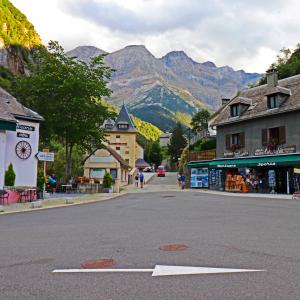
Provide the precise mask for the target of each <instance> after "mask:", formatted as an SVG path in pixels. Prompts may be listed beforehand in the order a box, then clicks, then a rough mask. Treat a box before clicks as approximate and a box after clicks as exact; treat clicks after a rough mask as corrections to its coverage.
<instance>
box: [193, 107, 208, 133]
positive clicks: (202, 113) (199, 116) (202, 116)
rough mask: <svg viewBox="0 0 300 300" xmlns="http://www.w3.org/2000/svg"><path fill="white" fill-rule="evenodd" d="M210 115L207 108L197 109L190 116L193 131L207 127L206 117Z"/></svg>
mask: <svg viewBox="0 0 300 300" xmlns="http://www.w3.org/2000/svg"><path fill="white" fill-rule="evenodd" d="M209 117H210V112H209V111H208V110H207V109H201V110H199V111H198V112H197V113H196V114H195V115H194V116H193V118H192V122H191V125H192V129H193V131H194V132H200V131H202V130H205V129H208V119H209Z"/></svg>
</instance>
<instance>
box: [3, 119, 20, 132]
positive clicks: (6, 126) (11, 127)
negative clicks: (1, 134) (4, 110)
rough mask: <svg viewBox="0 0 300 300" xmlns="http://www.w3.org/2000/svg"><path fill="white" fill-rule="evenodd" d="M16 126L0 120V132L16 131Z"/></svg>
mask: <svg viewBox="0 0 300 300" xmlns="http://www.w3.org/2000/svg"><path fill="white" fill-rule="evenodd" d="M16 129H17V124H16V123H13V122H6V121H1V120H0V130H9V131H16Z"/></svg>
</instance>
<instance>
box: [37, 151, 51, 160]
mask: <svg viewBox="0 0 300 300" xmlns="http://www.w3.org/2000/svg"><path fill="white" fill-rule="evenodd" d="M36 157H37V159H38V160H41V161H54V153H53V152H39V153H37V155H36Z"/></svg>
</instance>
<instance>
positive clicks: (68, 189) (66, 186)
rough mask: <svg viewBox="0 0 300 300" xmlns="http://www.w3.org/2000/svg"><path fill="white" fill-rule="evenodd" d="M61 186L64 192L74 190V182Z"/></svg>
mask: <svg viewBox="0 0 300 300" xmlns="http://www.w3.org/2000/svg"><path fill="white" fill-rule="evenodd" d="M61 187H62V191H63V192H64V193H70V192H71V191H72V184H62V185H61Z"/></svg>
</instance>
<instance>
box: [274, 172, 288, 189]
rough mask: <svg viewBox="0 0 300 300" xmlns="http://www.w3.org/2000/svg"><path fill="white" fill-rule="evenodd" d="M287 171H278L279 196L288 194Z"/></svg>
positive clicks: (277, 186) (277, 185)
mask: <svg viewBox="0 0 300 300" xmlns="http://www.w3.org/2000/svg"><path fill="white" fill-rule="evenodd" d="M287 171H288V169H286V168H282V169H281V168H280V169H277V170H276V192H277V193H278V194H287Z"/></svg>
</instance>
